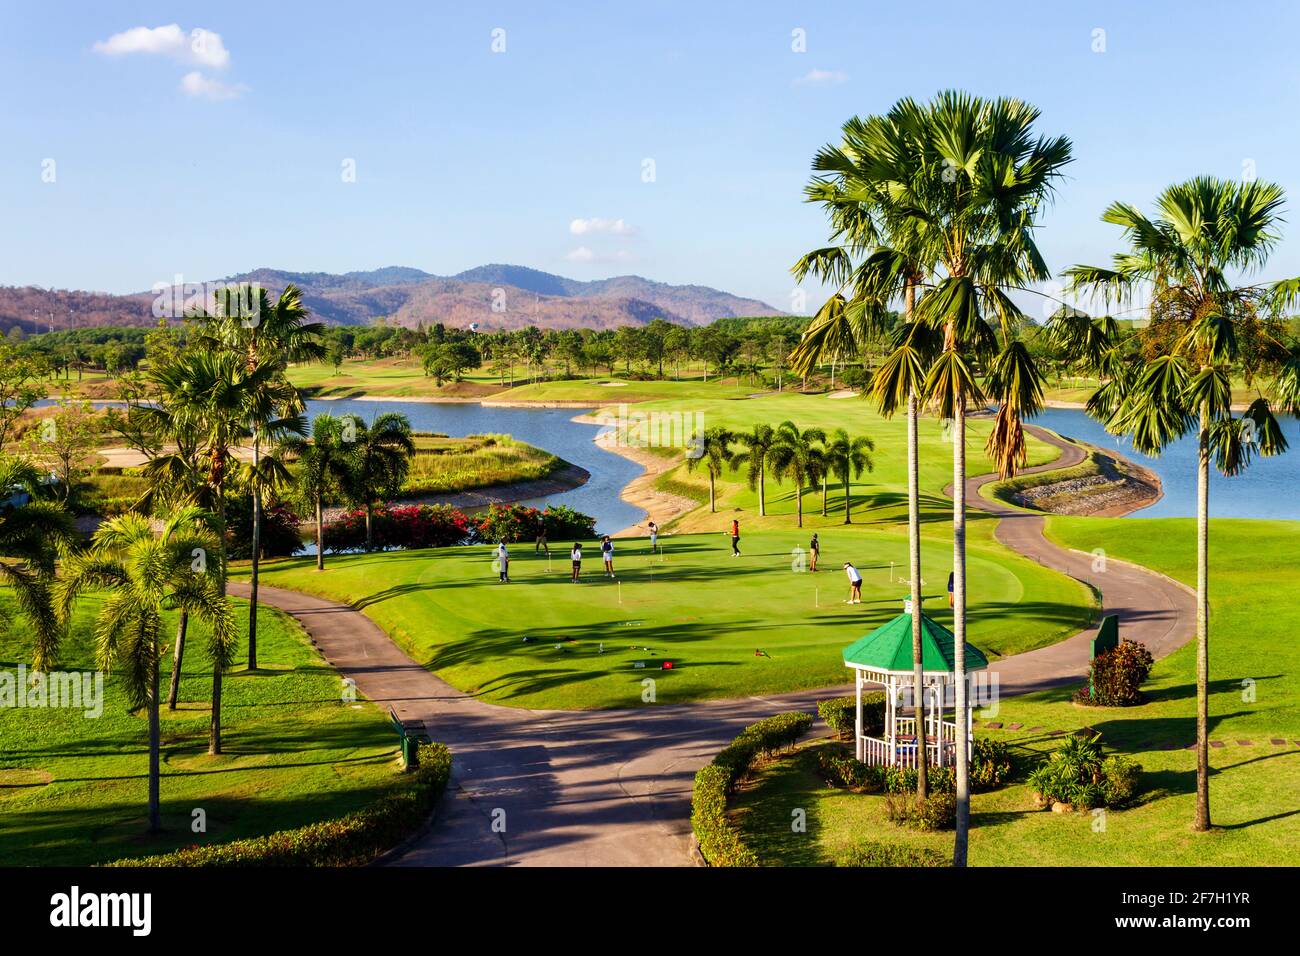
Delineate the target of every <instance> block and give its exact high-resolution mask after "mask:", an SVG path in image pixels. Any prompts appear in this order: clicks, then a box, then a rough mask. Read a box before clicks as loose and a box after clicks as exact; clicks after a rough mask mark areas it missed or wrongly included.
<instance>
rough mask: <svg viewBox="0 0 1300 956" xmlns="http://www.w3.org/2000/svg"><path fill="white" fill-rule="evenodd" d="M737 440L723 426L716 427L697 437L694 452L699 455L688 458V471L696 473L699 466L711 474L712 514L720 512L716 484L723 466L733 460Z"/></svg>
mask: <svg viewBox="0 0 1300 956" xmlns="http://www.w3.org/2000/svg"><path fill="white" fill-rule="evenodd" d="M735 440H736V436H735V435H734V434H733V433H732V432H730V431H728V430H727V429H725V428H723V427H722V426H721V425H714V426H713V427H711V428H706V429H705V430H704V432H703V434H700V435H697V436H696V437H695V442H696V448H695V449H694V450H695V451H696V452H697V454H695V455H693V456H690V455H688V456H687V458H686V470H687V471H694V470H695V469H696V467H697V466H700V465H703V466H704V470H705V471H707V472H708V473H709V513H710V514H714V513H716V512H717V510H718V508H717V500H718V499H717V494H716V492H715V488H714V482H715V481H716V480H717V479H718V478H719V477H720V476H721V475H722V468H723V466H724V465H725V464H726V463H727V462H729V461H730V460H731V443H732V442H734V441H735Z"/></svg>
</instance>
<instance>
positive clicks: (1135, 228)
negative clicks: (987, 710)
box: [792, 92, 1300, 866]
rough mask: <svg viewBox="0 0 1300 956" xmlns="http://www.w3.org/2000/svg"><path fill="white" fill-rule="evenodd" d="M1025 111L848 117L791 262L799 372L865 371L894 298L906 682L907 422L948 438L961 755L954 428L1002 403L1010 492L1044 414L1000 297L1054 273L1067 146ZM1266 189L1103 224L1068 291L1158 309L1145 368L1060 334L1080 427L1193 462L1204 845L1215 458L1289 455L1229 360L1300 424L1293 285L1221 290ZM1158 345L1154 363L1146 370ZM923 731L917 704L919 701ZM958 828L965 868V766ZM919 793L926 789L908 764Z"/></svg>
mask: <svg viewBox="0 0 1300 956" xmlns="http://www.w3.org/2000/svg"><path fill="white" fill-rule="evenodd" d="M1038 115H1039V114H1038V111H1037V110H1036V109H1035V108H1034V107H1032V106H1030V105H1029V104H1027V103H1024V102H1021V101H1019V100H1015V99H996V100H988V99H982V98H979V97H974V96H971V95H969V94H965V93H961V92H945V93H941V94H939V95H938V96H937V97H936V98H935V99H934V100H933V101H931V102H929V103H918V102H916V101H913V100H910V99H904V100H901V101H899V102H898V103H897V104H895V106H894V107H893V108H892V109H891V110H890V111H889V112H888V113H886V114H884V115H880V116H869V117H866V118H856V117H855V118H854V119H851V120H850V121H849V122H847V123H846V124H845V125H844V127H843V138H842V140H841V142H840V143H839V144H838V145H830V146H827V147H825V148H824V149H823V150H821V151H820V152H819V153H818V154H817V156H816V158H815V160H814V169H815V170H816V171H817V173H818V175H816V176H814V177H813V179H812V181H811V182H810V184H809V186H808V187H807V190H806V194H807V197H808V199H809V201H811V202H816V203H819V204H821V205H822V206H823V208H824V209H825V211H826V212H827V214H828V218H829V221H830V225H831V244H830V245H827V246H825V247H823V248H819V249H815V250H813V251H811V252H809V253H808V254H807V255H805V256H803V257H802V258H801V259H800V260H799V261H798V262H797V263H796V264H795V266H794V268H793V272H794V274H795V276H796V277H797V278H798V279H800V280H802V279H803V278H805V277H806V276H809V275H812V276H815V277H817V278H819V279H822V280H823V281H827V282H829V283H831V284H832V285H834V286H835V288H836V291H835V292H834V294H832V295H831V297H830V298H829V299H828V300H827V302H826V304H825V305H824V306H823V307H822V308H821V309H820V310H819V312H818V313H817V315H816V316H815V317H814V320H813V322H812V323H811V324H810V326H809V328H808V330H807V332H806V333H805V335H804V337H803V339H802V340H801V342H800V344H799V346H798V348H797V349H796V351H795V353H794V355H793V356H792V365H793V366H794V368H795V370H796V371H800V370H801V369H807V368H811V367H812V366H813V365H816V364H818V363H824V362H828V361H833V360H843V359H851V358H855V357H862V356H863V355H864V354H865V352H866V344H867V343H868V342H870V341H872V340H873V339H874V338H875V337H877V336H878V335H879V334H881V331H882V330H884V329H886V328H888V327H889V323H890V319H891V314H890V310H891V309H892V308H893V307H894V305H895V303H898V302H899V301H900V300H901V303H902V321H901V323H899V324H898V326H897V328H895V329H894V330H893V331H892V333H891V334H892V336H893V340H892V348H891V350H890V351H889V353H888V354H887V356H886V357H885V359H884V360H883V362H882V363H881V364H880V365H879V366H878V367H876V368H875V369H874V370H873V371H872V376H871V385H870V389H869V395H870V397H871V398H873V399H874V401H875V403H876V404H877V406H878V408H879V409H880V411H881V412H882V413H883V414H884V415H886V416H892V415H894V414H897V413H899V412H903V413H904V414H905V415H906V416H907V426H908V427H907V433H908V441H907V457H908V468H907V473H908V474H907V484H908V529H909V544H910V561H909V563H910V579H911V582H912V593H911V600H912V607H913V608H914V609H915V612H916V613H914V614H913V616H912V622H913V660H914V680H915V681H916V683H917V685H918V686H919V685H920V684H921V682H922V666H921V640H920V638H921V634H920V609H921V606H922V605H921V594H920V580H921V573H920V518H919V493H918V477H917V473H918V457H919V455H918V430H917V419H918V416H919V414H920V413H921V410H922V408H923V407H924V408H927V409H929V410H930V411H932V412H933V413H934V414H937V415H938V416H940V417H942V418H943V419H945V420H947V421H949V422H951V425H952V427H951V429H949V430H948V432H949V435H950V438H951V445H952V466H953V482H952V487H953V505H952V521H953V611H954V624H953V632H954V637H955V647H954V658H955V660H954V672H955V673H954V677H955V679H956V691H957V700H956V721H957V725H958V726H957V729H956V733H957V739H959V740H961V739H965V737H966V734H967V731H968V728H967V726H966V723H967V719H968V714H967V707H966V698H967V694H968V688H967V683H966V667H965V640H966V604H967V600H966V573H965V566H966V565H965V540H966V533H965V510H966V502H965V486H966V412H967V409H969V408H972V407H982V406H985V405H988V404H994V405H996V407H997V414H996V417H995V419H994V423H993V428H992V430H991V432H990V435H989V438H988V441H987V444H986V446H985V450H986V453H987V454H988V456H989V457H990V459H991V460H992V461H993V462H994V464H995V466H996V469H997V472H998V474H999V475H1000V476H1001V477H1003V478H1007V477H1010V476H1012V475H1013V474H1014V473H1015V472H1016V470H1017V469H1018V468H1020V467H1023V465H1024V464H1025V462H1026V446H1025V427H1024V422H1025V419H1027V418H1030V417H1032V416H1033V415H1034V414H1036V413H1037V412H1038V411H1039V410H1040V409H1041V407H1042V401H1043V388H1044V384H1045V380H1044V376H1043V374H1042V373H1041V372H1040V370H1039V369H1038V368H1037V367H1036V365H1035V363H1034V361H1033V358H1032V357H1031V355H1030V353H1029V351H1028V349H1027V348H1026V347H1025V345H1024V343H1023V342H1022V341H1021V339H1020V336H1019V331H1020V330H1021V329H1023V328H1024V327H1025V326H1026V325H1027V324H1028V323H1029V322H1030V321H1031V320H1030V319H1029V317H1028V316H1027V315H1025V314H1024V313H1023V312H1022V311H1021V309H1020V308H1019V307H1018V306H1017V304H1016V302H1015V300H1014V299H1013V298H1012V295H1011V293H1013V292H1017V293H1032V294H1038V293H1036V292H1035V290H1034V289H1032V288H1030V286H1031V284H1033V283H1037V282H1040V281H1042V280H1044V279H1047V278H1049V276H1050V273H1049V270H1048V269H1047V266H1046V264H1045V262H1044V260H1043V257H1042V255H1041V253H1040V252H1039V250H1038V247H1037V245H1036V243H1035V240H1034V231H1035V229H1036V227H1037V226H1038V224H1039V219H1038V217H1039V214H1040V213H1041V212H1042V211H1043V209H1044V208H1045V207H1046V205H1047V203H1048V202H1049V201H1050V199H1051V198H1052V195H1053V193H1054V189H1055V185H1056V183H1057V181H1058V180H1059V178H1060V176H1061V174H1062V170H1063V168H1064V167H1065V166H1066V164H1068V163H1069V162H1070V159H1071V145H1070V142H1069V140H1068V139H1066V138H1064V137H1054V138H1045V137H1042V136H1036V135H1035V134H1034V132H1033V125H1034V122H1035V121H1036V120H1037V118H1038ZM1281 202H1282V191H1281V189H1280V188H1279V187H1276V186H1274V185H1272V184H1267V183H1231V182H1224V181H1221V180H1215V179H1210V178H1201V179H1196V180H1192V181H1190V182H1188V183H1184V184H1181V185H1178V186H1174V187H1171V188H1170V189H1169V190H1166V191H1165V193H1163V194H1162V195H1161V197H1160V198H1159V199H1158V201H1157V207H1158V209H1159V216H1158V217H1157V218H1155V219H1148V218H1147V217H1145V216H1143V215H1142V214H1141V213H1140V212H1138V211H1137V210H1136V209H1134V208H1133V207H1131V206H1128V205H1126V204H1121V203H1117V204H1115V205H1114V206H1112V207H1111V208H1110V209H1108V210H1107V211H1106V214H1105V216H1104V217H1103V218H1104V219H1105V221H1107V222H1111V223H1115V224H1117V225H1120V226H1122V227H1123V228H1124V230H1125V235H1126V238H1127V239H1128V240H1129V244H1130V248H1129V249H1127V250H1125V251H1124V252H1121V253H1119V254H1118V255H1116V256H1115V261H1114V265H1113V266H1112V267H1111V268H1108V269H1107V268H1098V267H1090V266H1076V267H1074V268H1072V269H1070V270H1068V271H1067V272H1066V276H1067V278H1068V279H1069V281H1070V283H1071V286H1072V288H1074V289H1075V290H1078V291H1080V292H1084V293H1090V294H1093V295H1095V296H1099V297H1100V298H1101V299H1102V301H1103V303H1113V302H1125V303H1131V302H1132V301H1134V299H1135V298H1136V297H1137V295H1138V294H1139V292H1140V291H1141V290H1142V289H1143V288H1147V287H1149V288H1150V289H1151V290H1153V291H1152V299H1151V306H1150V308H1151V315H1152V319H1153V323H1152V324H1153V327H1156V328H1161V329H1164V330H1165V331H1166V332H1169V333H1171V334H1167V335H1165V336H1164V338H1163V339H1162V340H1160V341H1159V342H1157V341H1156V340H1155V339H1153V344H1152V348H1151V355H1150V357H1149V361H1147V362H1146V363H1145V364H1144V365H1142V366H1141V367H1132V366H1128V365H1124V364H1122V363H1121V362H1120V361H1119V359H1118V352H1117V349H1116V345H1117V340H1118V335H1117V325H1116V323H1115V321H1114V319H1113V317H1101V318H1093V317H1090V316H1088V315H1086V314H1085V313H1083V312H1081V311H1080V310H1078V309H1076V308H1073V307H1070V308H1062V309H1059V310H1058V311H1057V313H1056V315H1055V317H1054V319H1053V321H1052V333H1053V336H1054V338H1055V339H1056V341H1057V342H1058V343H1059V344H1061V345H1062V346H1063V347H1065V348H1066V349H1067V351H1068V352H1069V353H1070V354H1072V355H1074V356H1075V357H1076V360H1077V362H1078V363H1079V364H1080V365H1081V366H1083V367H1085V368H1086V369H1087V370H1088V371H1090V372H1092V373H1093V374H1097V375H1099V376H1100V377H1101V378H1102V379H1103V384H1102V386H1101V387H1100V388H1099V389H1098V391H1097V394H1096V395H1094V396H1093V398H1092V400H1091V401H1090V402H1089V403H1088V410H1089V412H1090V413H1091V414H1093V415H1094V416H1096V417H1097V418H1099V419H1100V420H1101V421H1103V422H1104V423H1105V424H1106V427H1107V428H1108V429H1110V430H1111V431H1113V432H1115V433H1117V434H1126V435H1130V436H1131V437H1132V438H1133V441H1134V444H1135V447H1137V448H1138V449H1139V450H1141V451H1144V452H1149V453H1158V452H1159V451H1160V450H1161V449H1163V448H1164V447H1167V445H1168V444H1169V443H1170V442H1171V441H1174V440H1176V439H1177V438H1178V437H1180V436H1182V435H1184V434H1188V433H1195V434H1196V435H1197V436H1198V442H1199V447H1200V455H1199V464H1198V488H1199V493H1198V521H1197V526H1198V531H1197V541H1198V586H1197V608H1198V611H1197V701H1198V703H1197V752H1198V770H1197V810H1196V821H1195V826H1196V828H1197V829H1207V828H1208V827H1209V825H1210V820H1209V794H1208V762H1207V752H1208V729H1207V713H1208V690H1207V685H1208V651H1207V644H1208V599H1207V580H1208V579H1207V575H1208V554H1207V548H1206V542H1207V528H1208V510H1207V500H1208V468H1209V463H1210V460H1211V459H1212V458H1213V460H1214V461H1215V463H1216V464H1217V465H1218V467H1219V468H1220V469H1221V470H1222V471H1223V472H1224V473H1225V474H1235V473H1237V472H1239V471H1240V469H1241V468H1242V467H1244V466H1245V464H1246V463H1248V462H1249V460H1250V457H1251V455H1252V454H1253V453H1260V454H1265V455H1268V454H1276V453H1278V452H1280V451H1281V450H1283V449H1284V448H1285V444H1286V443H1285V440H1284V439H1283V438H1282V435H1281V429H1280V427H1279V426H1278V424H1277V422H1276V420H1275V418H1274V417H1273V413H1272V409H1271V406H1270V404H1269V402H1268V400H1267V399H1265V398H1262V397H1261V398H1259V399H1257V400H1256V401H1255V402H1254V403H1253V404H1252V405H1251V406H1250V408H1249V409H1248V410H1247V411H1246V413H1245V414H1244V415H1242V416H1240V417H1236V416H1234V414H1233V411H1232V407H1231V389H1230V373H1231V370H1232V369H1233V368H1234V367H1236V365H1237V363H1238V362H1239V361H1240V360H1241V358H1242V357H1243V356H1246V355H1249V356H1250V357H1251V358H1252V360H1253V362H1254V363H1256V371H1262V370H1264V369H1265V368H1267V369H1268V370H1270V371H1272V372H1273V373H1274V375H1275V384H1274V389H1273V393H1274V395H1275V396H1277V398H1278V399H1279V400H1280V401H1281V403H1282V406H1283V408H1284V409H1285V410H1286V411H1288V412H1291V413H1293V414H1294V413H1296V412H1298V411H1300V356H1296V355H1294V354H1291V353H1288V352H1287V350H1286V349H1285V348H1284V347H1283V346H1282V345H1281V344H1280V343H1279V342H1277V341H1276V339H1275V338H1274V337H1272V336H1271V335H1270V326H1269V324H1268V322H1266V321H1264V318H1265V316H1266V314H1267V313H1269V312H1276V311H1277V310H1279V309H1282V308H1287V307H1290V306H1291V305H1293V304H1294V303H1295V302H1297V301H1300V280H1289V281H1284V282H1279V283H1267V284H1257V285H1236V284H1234V281H1233V279H1232V278H1231V277H1232V276H1233V275H1234V274H1235V273H1238V272H1241V271H1249V270H1251V269H1255V268H1258V267H1260V266H1262V265H1263V264H1264V262H1265V261H1266V258H1267V254H1268V251H1269V250H1270V249H1271V247H1272V246H1273V244H1274V243H1275V241H1276V239H1277V235H1276V231H1275V230H1276V224H1277V222H1278V219H1277V213H1278V209H1279V207H1280V204H1281ZM1162 349H1163V353H1162V354H1158V353H1160V352H1161V350H1162ZM914 706H915V708H916V711H917V720H918V722H920V721H921V720H923V716H924V715H923V713H922V709H923V703H922V701H921V699H920V697H919V695H917V699H916V700H915V701H914ZM955 770H956V778H957V779H956V796H957V822H956V836H955V839H954V848H953V860H954V863H955V864H956V865H958V866H963V865H965V863H966V856H967V843H968V834H969V826H970V796H969V794H970V789H969V770H968V767H967V754H966V750H965V748H961V747H959V748H957V759H956V767H955ZM919 777H920V780H919V788H918V789H919V792H920V796H922V797H924V796H925V795H926V793H927V789H928V780H927V774H926V768H925V766H924V763H922V765H921V767H920V774H919Z"/></svg>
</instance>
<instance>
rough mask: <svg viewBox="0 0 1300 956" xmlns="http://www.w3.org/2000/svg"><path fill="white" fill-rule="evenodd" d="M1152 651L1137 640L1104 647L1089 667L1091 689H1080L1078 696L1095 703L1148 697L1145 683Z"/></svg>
mask: <svg viewBox="0 0 1300 956" xmlns="http://www.w3.org/2000/svg"><path fill="white" fill-rule="evenodd" d="M1154 663H1155V662H1154V659H1153V658H1152V657H1151V652H1150V651H1148V650H1147V649H1146V646H1145V645H1143V644H1139V643H1138V642H1137V641H1128V640H1125V641H1121V642H1120V643H1119V646H1118V647H1113V648H1111V649H1110V650H1108V651H1102V652H1101V653H1100V654H1098V655H1097V656H1096V657H1095V658H1093V661H1092V664H1091V666H1090V668H1089V677H1090V682H1091V693H1090V692H1089V688H1088V687H1084V688H1082V689H1080V691H1079V692H1078V693H1077V694H1076V695H1075V700H1077V701H1079V703H1083V704H1091V705H1092V706H1095V707H1132V706H1133V705H1135V704H1140V703H1142V701H1143V700H1144V699H1145V698H1144V697H1143V696H1142V684H1143V682H1145V681H1146V679H1147V677H1148V676H1149V675H1150V674H1151V666H1152V664H1154Z"/></svg>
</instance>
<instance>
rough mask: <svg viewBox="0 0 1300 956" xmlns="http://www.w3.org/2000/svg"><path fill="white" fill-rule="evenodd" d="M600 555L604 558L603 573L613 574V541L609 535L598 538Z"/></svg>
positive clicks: (611, 575)
mask: <svg viewBox="0 0 1300 956" xmlns="http://www.w3.org/2000/svg"><path fill="white" fill-rule="evenodd" d="M600 556H601V557H602V558H604V559H605V573H606V574H608V575H609V576H610V577H611V578H612V577H613V576H614V542H613V541H611V540H610V539H609V535H605V537H603V538H601V539H600Z"/></svg>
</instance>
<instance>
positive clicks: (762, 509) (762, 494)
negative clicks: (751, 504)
mask: <svg viewBox="0 0 1300 956" xmlns="http://www.w3.org/2000/svg"><path fill="white" fill-rule="evenodd" d="M764 464H765V465H766V462H764ZM765 477H767V469H766V468H760V469H759V472H758V513H759V516H760V517H764V518H766V517H767V488H766V485H765V484H764V482H763V479H764V478H765Z"/></svg>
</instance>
